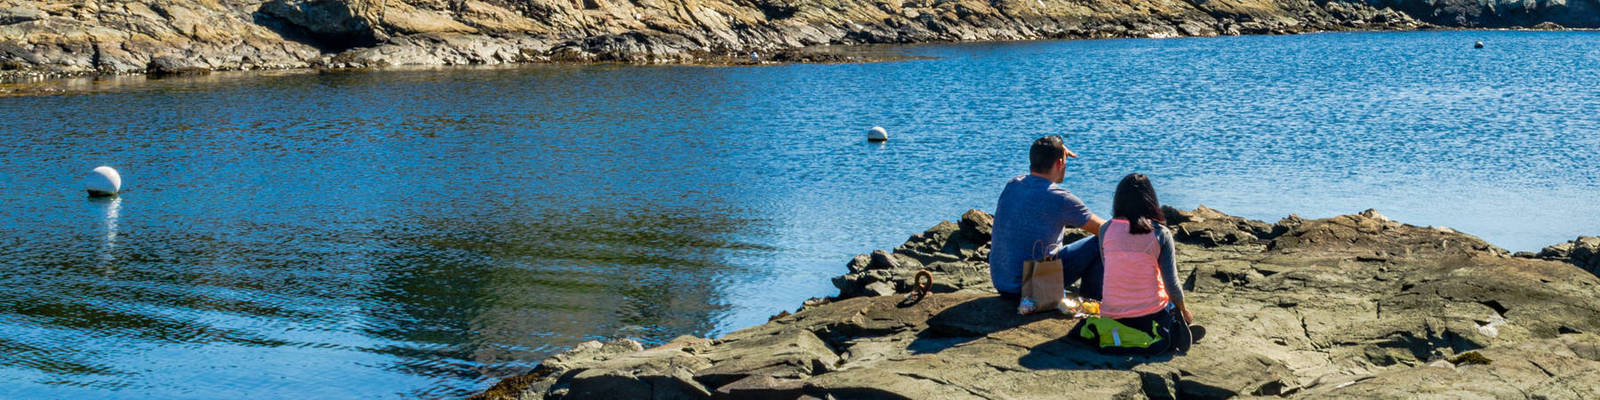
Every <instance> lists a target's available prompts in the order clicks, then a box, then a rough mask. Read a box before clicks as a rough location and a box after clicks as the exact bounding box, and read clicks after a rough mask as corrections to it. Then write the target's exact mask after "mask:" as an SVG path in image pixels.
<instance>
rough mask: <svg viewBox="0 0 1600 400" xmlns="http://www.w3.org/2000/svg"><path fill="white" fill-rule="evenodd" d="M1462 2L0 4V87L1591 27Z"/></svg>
mask: <svg viewBox="0 0 1600 400" xmlns="http://www.w3.org/2000/svg"><path fill="white" fill-rule="evenodd" d="M1463 1H1466V3H1461V2H1460V1H1457V2H1454V3H1452V2H1444V3H1440V4H1441V5H1440V6H1439V7H1437V8H1434V7H1432V6H1429V5H1427V4H1432V3H1433V2H1431V1H1430V2H1420V1H1414V2H1405V1H1398V2H1392V3H1390V2H1388V0H1383V1H1376V0H1373V1H1368V2H1361V1H1325V2H1311V1H1299V0H1226V1H1193V2H1190V1H1168V0H1086V1H1079V0H995V1H976V0H931V1H914V2H883V1H879V0H836V1H797V0H631V1H615V0H561V1H551V0H383V1H378V0H202V1H173V0H134V1H103V0H0V71H4V73H3V74H0V75H3V76H6V77H10V78H11V79H15V78H18V77H25V76H54V75H70V74H87V73H142V72H157V73H165V72H170V71H203V70H251V69H277V68H303V67H378V66H387V65H450V64H497V63H520V62H566V61H574V62H628V63H754V62H763V61H771V60H781V61H807V60H813V61H815V60H820V61H833V60H838V59H839V58H838V57H839V56H838V55H834V54H833V53H820V52H808V51H803V50H800V49H803V48H806V47H807V46H815V45H827V44H857V43H912V42H943V41H980V40H1024V39H1041V38H1106V37H1173V36H1210V35H1236V34H1266V33H1296V32H1308V31H1326V30H1352V29H1356V30H1394V29H1416V28H1419V27H1424V26H1426V25H1427V24H1426V23H1423V22H1421V21H1419V20H1418V18H1421V17H1418V18H1414V17H1413V16H1423V17H1426V18H1422V19H1424V20H1428V21H1435V22H1436V23H1441V24H1445V25H1452V26H1500V25H1499V24H1495V23H1494V22H1495V21H1499V19H1496V18H1501V19H1505V20H1506V21H1515V22H1514V23H1512V25H1525V26H1532V25H1533V24H1537V23H1539V22H1546V20H1548V22H1555V23H1559V24H1561V25H1564V26H1569V27H1595V26H1600V21H1596V20H1595V18H1597V15H1600V12H1597V11H1596V10H1595V8H1594V7H1592V6H1591V5H1592V4H1593V0H1576V1H1570V2H1563V3H1562V4H1563V5H1562V6H1560V7H1558V6H1556V5H1553V4H1554V3H1551V4H1544V3H1540V2H1524V3H1515V4H1510V3H1508V4H1498V3H1493V4H1491V3H1482V4H1480V3H1474V2H1473V1H1483V0H1463ZM1458 3H1459V4H1458ZM1524 4H1527V5H1524ZM1473 7H1477V8H1473ZM1528 7H1531V8H1528ZM1522 8H1528V9H1530V10H1552V11H1549V12H1546V13H1543V14H1537V15H1548V18H1545V17H1539V16H1530V15H1533V14H1526V13H1523V14H1517V13H1515V12H1514V11H1515V10H1520V9H1522ZM1458 9H1459V10H1464V11H1459V12H1458ZM1397 10H1405V11H1404V12H1402V11H1397ZM1472 10H1479V11H1474V12H1477V13H1476V14H1472V13H1470V12H1469V11H1472ZM1482 10H1490V11H1491V12H1488V13H1487V14H1486V13H1485V12H1484V11H1482ZM1506 10H1512V11H1506ZM1513 14H1514V17H1515V18H1513ZM1455 15H1470V16H1471V17H1470V18H1469V17H1462V18H1466V19H1462V18H1456V17H1452V16H1455Z"/></svg>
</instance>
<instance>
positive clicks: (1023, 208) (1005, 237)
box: [989, 174, 1091, 293]
mask: <svg viewBox="0 0 1600 400" xmlns="http://www.w3.org/2000/svg"><path fill="white" fill-rule="evenodd" d="M1090 215H1091V214H1090V213H1089V207H1088V206H1085V205H1083V201H1082V200H1078V196H1073V195H1072V193H1071V192H1067V190H1066V189H1062V188H1061V187H1059V186H1056V184H1055V183H1053V182H1050V180H1048V179H1044V178H1040V177H1037V176H1034V175H1032V174H1029V175H1022V176H1018V177H1016V178H1013V179H1011V181H1010V182H1007V183H1006V188H1005V190H1003V191H1001V192H1000V201H999V204H997V205H995V208H994V239H993V242H992V243H991V244H990V248H989V277H990V278H991V279H992V280H993V281H994V288H995V290H999V291H1000V292H1002V293H1017V292H1020V291H1021V290H1022V262H1023V261H1027V260H1033V259H1038V258H1042V257H1043V256H1044V253H1045V252H1046V251H1050V250H1054V249H1055V248H1056V247H1059V246H1061V233H1062V231H1063V230H1065V229H1066V228H1077V227H1081V226H1083V225H1084V224H1086V223H1088V222H1089V217H1090Z"/></svg>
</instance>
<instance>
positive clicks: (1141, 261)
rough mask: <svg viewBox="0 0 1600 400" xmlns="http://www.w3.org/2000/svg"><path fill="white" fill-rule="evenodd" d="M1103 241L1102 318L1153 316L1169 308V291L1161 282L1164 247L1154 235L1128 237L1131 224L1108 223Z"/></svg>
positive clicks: (1125, 222) (1119, 220) (1119, 221)
mask: <svg viewBox="0 0 1600 400" xmlns="http://www.w3.org/2000/svg"><path fill="white" fill-rule="evenodd" d="M1106 225H1107V227H1106V228H1105V235H1104V236H1102V237H1101V238H1100V256H1101V257H1103V260H1104V261H1105V270H1106V274H1105V280H1104V281H1103V282H1105V289H1104V291H1103V292H1102V296H1103V297H1105V298H1104V299H1100V315H1101V316H1104V317H1108V318H1133V317H1140V316H1145V315H1150V314H1154V313H1155V312H1156V311H1161V309H1162V308H1166V307H1167V303H1168V302H1169V300H1168V298H1167V288H1166V285H1164V284H1163V283H1162V282H1161V264H1160V262H1159V261H1158V260H1160V257H1161V243H1160V242H1157V241H1156V235H1155V232H1151V233H1145V234H1139V235H1135V234H1130V233H1128V220H1125V219H1120V218H1118V219H1113V220H1111V222H1107V223H1106Z"/></svg>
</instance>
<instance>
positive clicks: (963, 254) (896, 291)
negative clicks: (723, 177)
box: [478, 208, 1600, 399]
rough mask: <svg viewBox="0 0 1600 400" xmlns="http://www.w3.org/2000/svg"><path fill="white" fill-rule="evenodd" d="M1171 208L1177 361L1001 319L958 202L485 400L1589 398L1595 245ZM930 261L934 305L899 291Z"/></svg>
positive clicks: (1360, 219) (1004, 312)
mask: <svg viewBox="0 0 1600 400" xmlns="http://www.w3.org/2000/svg"><path fill="white" fill-rule="evenodd" d="M1168 214H1169V217H1168V222H1169V224H1170V226H1172V228H1173V229H1174V231H1175V232H1176V233H1177V234H1176V235H1175V236H1176V238H1177V239H1178V240H1179V241H1180V242H1181V243H1180V244H1179V246H1178V254H1179V278H1180V279H1181V280H1182V281H1183V282H1182V285H1183V287H1184V289H1185V291H1186V299H1187V303H1188V305H1189V307H1190V309H1191V310H1193V311H1194V314H1195V320H1196V322H1198V323H1200V324H1203V325H1205V326H1206V327H1207V328H1208V332H1209V334H1208V336H1207V337H1206V338H1205V339H1204V340H1203V341H1201V342H1200V343H1198V344H1196V345H1195V346H1194V348H1192V349H1191V350H1190V351H1189V352H1188V353H1187V354H1183V355H1177V356H1162V357H1136V356H1108V355H1102V354H1099V353H1098V352H1096V351H1094V350H1093V349H1091V348H1089V347H1088V346H1087V345H1084V344H1081V343H1079V342H1077V341H1074V340H1072V339H1069V338H1066V337H1065V336H1066V335H1067V333H1068V331H1069V329H1070V328H1071V327H1072V326H1073V325H1074V323H1075V322H1076V320H1075V319H1073V318H1071V317H1068V316H1065V315H1062V314H1060V313H1046V314H1035V315H1030V316H1018V315H1016V312H1015V303H1011V302H1007V301H1004V300H1001V299H999V298H998V297H997V296H995V295H994V294H993V288H992V287H991V286H990V285H989V280H988V266H987V265H986V264H985V263H984V262H983V260H984V259H985V258H986V257H985V255H986V254H985V253H987V251H988V241H989V238H988V236H989V221H990V220H989V218H988V215H987V214H984V213H982V212H981V211H972V212H968V213H967V215H965V216H963V218H962V219H961V220H960V222H956V223H952V222H945V223H941V224H939V225H938V226H935V227H933V228H932V229H929V230H928V231H927V232H924V233H921V234H918V235H915V236H912V237H911V239H910V240H908V241H906V243H905V244H904V245H902V246H900V247H899V248H897V249H895V250H893V251H888V252H879V253H874V254H872V255H862V256H859V257H857V258H856V259H855V260H852V261H851V262H850V263H849V264H848V265H847V269H848V271H847V273H846V274H845V275H843V276H840V277H839V278H837V279H835V280H834V282H835V284H836V285H838V286H839V287H840V289H841V297H840V298H836V299H819V300H816V301H812V302H808V303H807V304H806V306H804V307H802V309H801V310H800V311H799V312H796V313H794V314H788V313H784V314H782V315H779V316H776V317H774V318H773V320H772V321H771V322H769V323H767V324H763V325H760V326H755V327H750V328H747V329H743V330H740V331H736V332H733V333H729V334H728V335H727V336H725V337H723V338H719V339H715V340H708V339H699V338H692V337H684V338H679V339H676V340H673V341H672V342H670V343H668V344H666V345H663V346H661V347H657V348H653V349H642V348H641V347H640V346H639V345H638V344H637V343H634V342H631V341H628V340H625V339H624V340H618V341H613V342H609V343H600V342H590V343H586V344H584V345H580V346H578V347H577V348H575V349H573V350H571V351H569V352H567V353H564V354H561V355H557V356H555V357H552V358H550V359H548V360H545V361H544V362H543V363H541V365H540V366H539V367H538V368H537V369H535V370H534V371H532V372H530V373H529V374H527V375H524V376H519V377H514V378H509V379H506V380H504V381H502V382H501V383H500V384H498V385H496V386H495V387H494V388H492V389H490V390H489V391H487V392H485V393H482V394H480V395H479V396H478V397H479V398H488V399H563V398H565V399H584V398H752V399H757V398H759V399H773V398H841V399H843V398H852V399H854V398H871V399H908V398H910V399H935V398H936V399H966V398H972V399H980V398H1060V397H1062V396H1064V395H1065V396H1068V397H1074V398H1078V397H1081V398H1227V397H1234V396H1251V395H1256V396H1281V397H1296V398H1417V397H1440V398H1463V397H1482V398H1491V397H1492V398H1550V399H1587V398H1596V397H1597V396H1600V336H1597V335H1596V333H1597V332H1600V279H1597V277H1596V276H1595V275H1594V274H1592V273H1591V272H1589V271H1586V270H1584V269H1583V268H1580V267H1582V265H1577V266H1575V265H1574V263H1578V264H1582V263H1587V261H1585V260H1587V259H1585V258H1582V257H1587V255H1592V254H1593V252H1592V251H1590V250H1592V249H1593V248H1594V245H1592V244H1591V243H1589V242H1597V241H1595V240H1588V239H1579V240H1577V241H1575V242H1572V243H1568V244H1563V245H1557V246H1553V247H1552V250H1550V251H1547V252H1545V253H1549V254H1544V255H1543V257H1555V256H1558V255H1560V254H1555V253H1559V252H1562V251H1565V252H1566V253H1564V254H1565V255H1562V257H1567V258H1566V259H1564V260H1565V261H1567V262H1558V261H1548V260H1537V259H1532V258H1533V257H1541V256H1540V255H1534V254H1523V255H1520V256H1513V255H1511V254H1507V253H1506V252H1505V251H1504V250H1501V249H1498V248H1495V247H1494V246H1491V245H1489V244H1487V243H1485V242H1483V241H1482V240H1479V239H1478V238H1475V237H1472V236H1469V235H1465V234H1461V233H1457V232H1455V231H1452V230H1450V229H1447V228H1432V227H1417V226H1412V225H1406V224H1401V223H1398V222H1395V221H1391V220H1388V219H1387V218H1384V217H1383V216H1382V215H1379V214H1378V213H1376V212H1372V211H1369V212H1363V213H1361V214H1357V215H1346V216H1339V217H1334V218H1327V219H1320V220H1302V219H1300V218H1297V217H1293V216H1291V217H1290V218H1285V219H1284V220H1282V221H1279V222H1278V223H1276V224H1267V223H1264V222H1261V221H1252V220H1246V219H1243V218H1237V217H1232V216H1228V215H1225V214H1222V213H1220V212H1216V211H1214V210H1210V209H1205V208H1201V209H1199V210H1195V211H1193V212H1186V211H1178V210H1169V211H1168ZM1591 239H1592V238H1591ZM1580 248H1581V249H1588V250H1581V251H1580V250H1575V249H1580ZM1579 252H1582V253H1583V255H1580V254H1577V253H1579ZM924 268H926V269H927V270H929V271H931V272H932V273H933V275H934V277H935V278H934V281H935V284H934V286H933V292H934V293H933V294H930V295H928V296H926V297H920V298H919V297H915V296H908V294H907V293H906V290H907V289H909V286H910V285H911V283H912V281H913V276H914V275H915V273H916V272H915V271H918V270H921V269H924Z"/></svg>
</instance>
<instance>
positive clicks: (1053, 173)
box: [1028, 135, 1078, 183]
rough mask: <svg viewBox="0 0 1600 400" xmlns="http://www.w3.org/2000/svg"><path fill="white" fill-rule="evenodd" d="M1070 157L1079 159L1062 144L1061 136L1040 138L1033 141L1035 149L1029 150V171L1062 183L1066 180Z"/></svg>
mask: <svg viewBox="0 0 1600 400" xmlns="http://www.w3.org/2000/svg"><path fill="white" fill-rule="evenodd" d="M1068 157H1071V158H1077V157H1078V155H1077V154H1076V153H1073V152H1072V151H1071V150H1067V145H1065V144H1062V143H1061V137H1060V136H1056V135H1050V136H1045V137H1042V138H1039V140H1035V141H1033V147H1030V148H1028V171H1029V172H1032V173H1033V174H1034V175H1039V176H1040V177H1043V178H1045V179H1049V180H1050V181H1051V182H1055V183H1061V181H1062V180H1063V179H1066V175H1067V173H1066V166H1067V158H1068Z"/></svg>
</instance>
